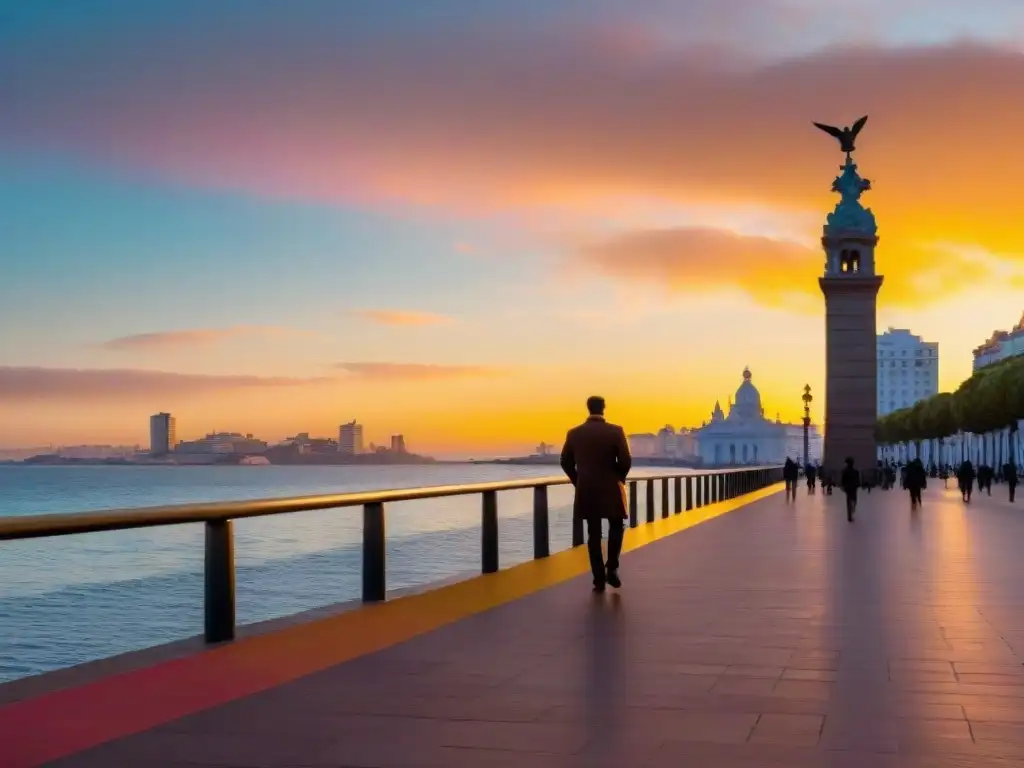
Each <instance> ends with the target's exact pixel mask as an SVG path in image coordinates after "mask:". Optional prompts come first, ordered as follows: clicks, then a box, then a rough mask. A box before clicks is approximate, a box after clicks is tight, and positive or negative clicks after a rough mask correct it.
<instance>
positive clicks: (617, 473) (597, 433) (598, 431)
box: [560, 397, 632, 592]
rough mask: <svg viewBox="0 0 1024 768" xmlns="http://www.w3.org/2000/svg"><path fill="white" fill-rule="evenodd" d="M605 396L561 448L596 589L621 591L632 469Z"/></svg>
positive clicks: (595, 401) (592, 404)
mask: <svg viewBox="0 0 1024 768" xmlns="http://www.w3.org/2000/svg"><path fill="white" fill-rule="evenodd" d="M604 408H605V403H604V398H603V397H591V398H589V399H588V400H587V411H588V412H589V414H590V415H589V416H588V417H587V420H586V421H585V422H583V423H582V424H580V425H579V426H578V427H573V428H572V429H570V430H569V433H568V434H567V435H566V436H565V444H564V445H563V446H562V457H561V462H560V463H561V465H562V470H563V471H564V472H565V474H566V475H568V477H569V480H570V481H571V482H572V484H573V485H574V486H575V488H576V497H575V499H574V501H573V516H574V517H575V518H576V519H579V520H584V521H586V524H587V551H588V553H589V554H590V570H591V571H592V572H593V574H594V591H595V592H603V591H604V587H605V584H611V585H612V586H613V587H615V588H618V587H621V586H622V581H621V580H620V579H619V554H620V553H621V552H622V536H623V533H624V525H625V519H626V500H625V493H624V486H623V483H625V481H626V475H628V474H629V469H630V467H631V466H632V459H631V458H630V455H629V443H628V442H627V441H626V433H625V432H623V430H622V427H620V426H617V425H615V424H609V423H608V422H607V421H605V419H604ZM602 520H607V521H608V560H607V562H604V561H603V560H602V557H601V521H602Z"/></svg>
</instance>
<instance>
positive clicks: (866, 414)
mask: <svg viewBox="0 0 1024 768" xmlns="http://www.w3.org/2000/svg"><path fill="white" fill-rule="evenodd" d="M866 122H867V117H866V116H865V117H862V118H861V119H860V120H858V121H857V122H856V123H854V125H853V127H852V128H842V129H839V128H835V127H833V126H829V125H821V124H820V123H815V125H816V126H817V127H818V128H820V129H821V130H823V131H825V132H826V133H829V134H831V135H832V136H835V137H836V138H837V139H838V140H839V145H840V148H841V150H842V151H843V152H844V153H845V154H846V162H845V163H844V164H843V165H841V166H839V170H840V173H839V176H837V177H836V179H835V181H834V182H832V191H833V192H837V193H838V194H839V196H840V200H839V203H838V204H837V205H836V207H835V210H834V211H833V212H832V213H830V214H828V218H827V220H826V223H825V226H824V229H823V233H822V238H821V244H822V247H823V248H824V249H825V274H824V275H823V276H822V277H820V278H819V279H818V283H819V285H820V286H821V292H822V293H823V294H825V333H826V335H825V356H826V367H825V376H826V380H825V450H824V457H823V462H822V465H823V467H824V469H825V471H826V472H831V473H833V475H834V477H835V478H836V480H837V481H838V478H839V472H840V471H841V470H842V467H843V464H844V461H845V460H846V458H847V457H852V458H853V460H854V462H855V463H856V466H857V468H858V469H859V470H860V471H861V473H862V475H863V476H864V478H865V479H867V480H871V481H872V482H873V481H874V475H875V471H876V466H877V464H876V462H877V457H876V450H875V424H876V422H877V418H878V415H877V410H878V409H877V399H878V394H877V392H878V390H877V376H878V366H877V359H876V354H877V353H876V346H875V344H876V342H875V336H876V323H875V308H876V303H877V298H878V289H879V288H880V287H881V285H882V276H881V275H878V274H875V246H876V245H877V244H878V227H877V225H876V223H875V217H874V214H872V213H871V209H869V208H865V207H864V206H863V205H861V202H860V196H861V195H862V194H863V193H864V192H866V191H868V190H869V189H871V182H870V181H869V180H868V179H865V178H862V177H861V176H860V174H858V173H857V164H856V163H854V162H853V157H852V153H853V151H854V140H855V139H856V137H857V134H858V133H860V131H861V129H862V128H863V127H864V123H866Z"/></svg>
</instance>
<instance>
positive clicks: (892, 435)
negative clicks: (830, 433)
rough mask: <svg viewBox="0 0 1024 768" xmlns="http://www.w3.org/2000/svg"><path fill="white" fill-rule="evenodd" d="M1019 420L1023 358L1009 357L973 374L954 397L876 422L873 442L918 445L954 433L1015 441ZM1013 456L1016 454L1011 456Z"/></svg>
mask: <svg viewBox="0 0 1024 768" xmlns="http://www.w3.org/2000/svg"><path fill="white" fill-rule="evenodd" d="M1022 419H1024V356H1022V357H1009V358H1006V359H1004V360H1000V361H999V362H997V363H993V364H992V365H989V366H986V367H984V368H982V369H981V370H979V371H976V372H975V373H974V375H973V376H971V377H970V378H969V379H967V380H966V381H964V383H963V384H961V385H960V386H959V388H958V389H957V390H956V392H940V393H939V394H937V395H934V396H932V397H929V398H927V399H925V400H921V401H920V402H918V403H916V404H915V405H914V406H913V407H911V408H901V409H900V410H898V411H893V412H892V413H890V414H887V415H885V416H883V417H881V418H880V419H879V420H878V426H877V428H876V437H877V439H878V442H879V443H882V444H883V445H900V444H904V443H906V444H909V443H914V444H915V445H916V446H917V455H918V456H920V455H921V443H922V442H924V441H926V440H938V441H940V443H941V442H942V441H943V440H945V438H947V437H951V436H953V435H956V434H958V433H971V434H975V435H984V434H987V433H991V432H998V431H1001V430H1004V429H1008V430H1009V431H1010V435H1011V440H1012V439H1013V438H1014V436H1016V439H1017V440H1018V441H1019V440H1020V435H1019V434H1018V433H1017V424H1018V422H1019V421H1020V420H1022ZM1014 455H1016V452H1015V453H1014Z"/></svg>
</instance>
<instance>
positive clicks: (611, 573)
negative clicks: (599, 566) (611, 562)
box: [607, 568, 622, 589]
mask: <svg viewBox="0 0 1024 768" xmlns="http://www.w3.org/2000/svg"><path fill="white" fill-rule="evenodd" d="M607 578H608V586H610V587H614V588H615V589H618V588H619V587H621V586H622V579H620V578H619V570H618V568H609V569H608V576H607Z"/></svg>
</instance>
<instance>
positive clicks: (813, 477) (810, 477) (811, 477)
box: [804, 462, 818, 493]
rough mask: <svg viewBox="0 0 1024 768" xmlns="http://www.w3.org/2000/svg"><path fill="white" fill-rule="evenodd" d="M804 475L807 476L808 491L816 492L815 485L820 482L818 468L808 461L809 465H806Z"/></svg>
mask: <svg viewBox="0 0 1024 768" xmlns="http://www.w3.org/2000/svg"><path fill="white" fill-rule="evenodd" d="M804 475H806V477H807V492H808V493H814V489H815V486H816V485H817V482H818V468H817V467H816V466H814V465H813V464H811V463H810V462H808V463H807V466H806V467H804Z"/></svg>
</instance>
